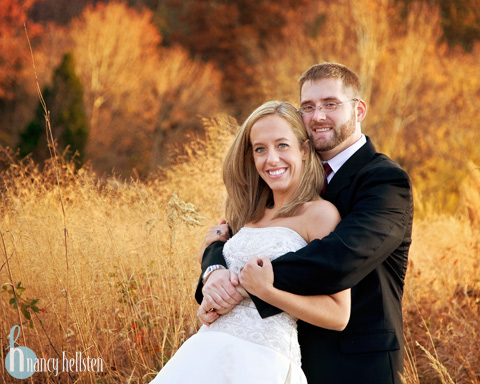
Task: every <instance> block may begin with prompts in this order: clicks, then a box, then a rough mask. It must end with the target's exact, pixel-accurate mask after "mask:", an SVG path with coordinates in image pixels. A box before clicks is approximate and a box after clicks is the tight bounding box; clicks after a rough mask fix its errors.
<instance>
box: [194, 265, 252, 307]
mask: <svg viewBox="0 0 480 384" xmlns="http://www.w3.org/2000/svg"><path fill="white" fill-rule="evenodd" d="M238 284H239V283H238V276H237V274H236V273H234V272H232V271H229V270H228V269H219V270H216V271H213V272H212V273H211V275H210V276H209V277H208V280H207V281H206V283H205V285H204V286H203V289H202V293H203V301H202V305H204V308H205V309H206V310H209V309H211V308H213V309H214V310H215V311H219V312H224V311H227V312H228V311H230V310H231V309H232V308H233V307H234V306H235V305H237V304H238V303H239V302H240V301H242V299H243V296H242V295H241V294H240V293H239V292H238V291H237V289H236V286H238Z"/></svg>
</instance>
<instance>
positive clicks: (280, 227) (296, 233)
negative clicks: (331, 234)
mask: <svg viewBox="0 0 480 384" xmlns="http://www.w3.org/2000/svg"><path fill="white" fill-rule="evenodd" d="M243 229H246V230H254V229H255V230H256V229H260V230H262V229H280V230H287V231H288V232H291V233H293V234H295V235H296V236H297V237H299V238H300V239H302V240H303V241H304V242H305V243H306V244H308V242H307V240H305V239H304V238H303V236H302V235H300V234H299V233H298V232H297V231H295V230H294V229H292V228H288V227H282V226H278V225H274V226H271V227H248V226H244V227H242V228H240V230H239V231H238V232H237V233H240V232H241V231H242V230H243Z"/></svg>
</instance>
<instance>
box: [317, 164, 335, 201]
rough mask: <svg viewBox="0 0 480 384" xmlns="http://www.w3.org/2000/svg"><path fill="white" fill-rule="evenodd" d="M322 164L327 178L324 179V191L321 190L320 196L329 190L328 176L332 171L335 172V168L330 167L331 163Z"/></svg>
mask: <svg viewBox="0 0 480 384" xmlns="http://www.w3.org/2000/svg"><path fill="white" fill-rule="evenodd" d="M322 165H323V170H324V171H325V180H324V183H323V187H322V192H320V196H324V195H325V191H326V190H327V184H328V181H327V177H328V175H330V173H332V172H333V169H332V167H330V164H328V163H323V164H322Z"/></svg>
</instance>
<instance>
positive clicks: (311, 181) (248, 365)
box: [152, 101, 350, 384]
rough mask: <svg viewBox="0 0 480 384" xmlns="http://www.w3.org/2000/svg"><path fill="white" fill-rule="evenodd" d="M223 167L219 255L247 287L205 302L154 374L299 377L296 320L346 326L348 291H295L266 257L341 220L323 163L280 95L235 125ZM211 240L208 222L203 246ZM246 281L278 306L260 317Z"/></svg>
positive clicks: (165, 379) (160, 379)
mask: <svg viewBox="0 0 480 384" xmlns="http://www.w3.org/2000/svg"><path fill="white" fill-rule="evenodd" d="M223 175H224V182H225V187H226V190H227V194H228V199H227V206H226V217H227V219H228V222H229V225H230V227H231V229H232V231H233V233H234V236H233V237H232V238H231V239H229V240H228V241H227V243H226V244H225V247H224V257H225V260H226V262H227V265H228V268H229V270H230V271H231V272H230V273H231V275H232V278H233V279H238V277H237V275H238V274H240V273H241V280H242V283H243V284H244V287H242V286H240V285H239V286H238V288H237V289H238V290H239V292H240V293H241V294H242V295H243V296H244V299H243V300H242V301H241V302H240V304H238V305H237V306H235V307H234V308H233V309H232V310H231V311H229V312H227V313H223V312H217V311H216V310H214V309H213V308H208V307H207V304H206V303H205V302H202V304H201V305H200V308H199V317H200V319H201V320H202V322H203V323H204V325H203V326H202V327H201V328H200V330H199V331H198V333H196V334H195V335H193V336H192V337H191V338H189V339H188V340H187V341H186V342H185V343H184V344H183V345H182V346H181V348H180V349H179V350H178V351H177V353H176V354H175V355H174V356H173V357H172V358H171V359H170V361H169V362H168V363H167V364H166V365H165V366H164V367H163V368H162V369H161V371H160V372H159V373H158V375H157V376H156V377H155V379H154V380H153V381H152V383H154V384H159V383H169V384H171V383H181V384H185V383H209V384H210V383H238V384H245V383H249V384H251V383H258V384H265V383H267V384H270V383H272V384H273V383H292V384H293V383H295V384H297V383H298V384H305V383H306V382H307V380H306V378H305V375H304V374H303V371H302V370H301V362H300V357H301V355H300V347H299V344H298V340H297V330H296V320H297V319H302V320H304V321H306V322H309V323H311V324H314V325H316V326H319V327H323V328H327V329H333V330H337V331H341V330H343V329H344V328H345V327H346V325H347V323H348V320H349V317H350V290H345V291H342V292H338V293H336V294H333V295H318V296H300V295H295V294H292V293H289V292H285V291H280V290H278V289H276V288H274V286H273V279H274V276H273V269H272V267H271V263H270V261H271V260H273V259H274V258H276V257H278V256H281V255H283V254H285V253H286V252H289V251H295V250H297V249H300V248H302V247H304V246H305V245H306V244H307V243H308V242H310V241H312V240H314V239H321V238H322V237H324V236H326V235H328V234H329V233H330V232H331V231H333V229H334V228H335V226H336V225H337V224H338V222H339V221H340V215H339V213H338V211H337V210H336V208H335V207H334V206H333V205H332V204H331V203H329V202H327V201H325V200H323V199H321V198H320V197H319V195H318V192H319V191H320V190H321V187H322V185H323V168H322V166H321V164H320V160H319V158H318V157H317V155H316V154H315V151H314V150H313V149H312V147H311V144H310V142H309V140H308V135H307V132H306V130H305V128H304V125H303V122H302V119H301V117H300V115H299V114H298V112H297V111H296V109H295V108H294V107H293V106H292V105H291V104H288V103H283V102H277V101H271V102H267V103H265V104H263V105H262V106H260V107H258V108H257V109H256V110H255V111H254V112H253V113H252V114H251V115H250V116H249V117H248V118H247V120H246V121H245V123H244V124H243V125H242V127H241V129H240V131H239V133H238V134H237V137H236V139H235V141H234V143H233V145H232V147H231V148H230V150H229V152H228V154H227V157H226V159H225V162H224V170H223ZM216 240H218V234H217V233H216V231H215V232H214V231H213V230H212V229H211V230H209V232H207V238H206V240H205V243H204V246H207V245H208V244H209V243H210V242H213V241H216ZM242 270H243V271H242ZM244 288H245V289H247V290H248V292H249V293H251V294H253V295H256V296H259V297H261V298H262V299H263V300H264V301H267V302H269V303H270V304H272V305H274V306H276V307H278V308H280V309H282V310H283V311H284V312H282V313H279V314H278V315H275V316H271V317H268V318H265V319H262V318H261V317H260V315H259V314H258V312H257V310H256V308H255V305H254V304H253V302H252V300H251V299H250V298H249V295H248V293H247V292H246V291H245V289H244Z"/></svg>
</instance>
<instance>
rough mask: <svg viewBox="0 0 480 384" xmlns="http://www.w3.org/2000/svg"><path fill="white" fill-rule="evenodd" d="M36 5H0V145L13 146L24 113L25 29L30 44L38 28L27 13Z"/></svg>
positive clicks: (23, 1) (30, 0) (16, 0)
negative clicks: (19, 116)
mask: <svg viewBox="0 0 480 384" xmlns="http://www.w3.org/2000/svg"><path fill="white" fill-rule="evenodd" d="M37 1H38V0H2V1H1V2H0V145H13V144H14V142H15V141H16V135H17V124H18V121H19V120H18V115H19V114H25V113H26V111H25V110H24V105H23V103H24V102H25V100H26V99H28V98H29V93H30V89H31V88H32V87H30V86H29V85H30V84H29V81H31V80H32V79H33V76H31V58H30V52H29V48H28V43H27V39H26V37H25V29H24V25H26V26H27V28H28V34H29V36H30V38H31V39H32V40H33V39H34V38H35V37H36V36H38V34H39V33H40V32H41V27H40V25H38V24H36V23H33V22H30V21H28V11H29V9H30V8H31V7H32V6H33V4H34V3H35V2H37ZM17 111H19V114H17ZM20 120H21V119H20Z"/></svg>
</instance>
